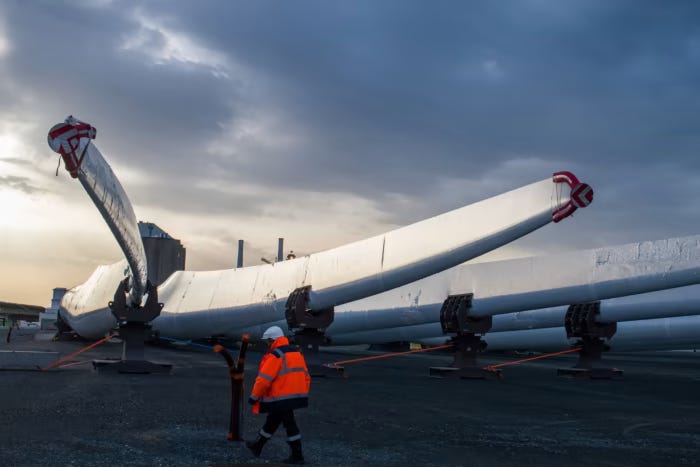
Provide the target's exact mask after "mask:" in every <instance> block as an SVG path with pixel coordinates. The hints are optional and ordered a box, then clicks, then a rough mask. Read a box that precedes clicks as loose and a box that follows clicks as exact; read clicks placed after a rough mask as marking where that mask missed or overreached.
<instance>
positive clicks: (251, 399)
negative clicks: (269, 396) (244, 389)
mask: <svg viewBox="0 0 700 467" xmlns="http://www.w3.org/2000/svg"><path fill="white" fill-rule="evenodd" d="M256 402H257V401H256V400H255V399H253V398H252V397H249V398H248V403H249V404H250V405H255V403H256Z"/></svg>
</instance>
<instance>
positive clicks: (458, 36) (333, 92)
mask: <svg viewBox="0 0 700 467" xmlns="http://www.w3.org/2000/svg"><path fill="white" fill-rule="evenodd" d="M71 5H72V6H71ZM77 5H78V4H75V3H69V4H67V5H66V4H58V3H55V2H31V3H25V2H15V3H6V4H5V5H4V8H5V10H6V13H7V15H6V16H7V18H8V21H7V25H6V29H7V31H6V34H7V35H8V37H9V39H10V40H11V42H12V45H13V53H12V55H11V56H10V57H9V58H6V59H5V61H6V62H7V63H8V73H10V75H11V76H12V77H13V79H14V80H16V81H17V82H19V83H22V85H23V86H25V87H26V88H27V89H31V90H32V92H33V93H34V94H35V96H36V101H37V102H40V103H41V106H42V109H41V110H40V111H41V113H42V115H44V116H46V118H49V116H50V118H51V119H52V120H51V122H50V123H51V124H52V123H54V120H57V119H60V118H63V117H64V116H65V115H64V114H65V113H66V112H71V113H75V114H76V115H78V116H80V117H82V118H84V119H86V120H88V121H92V122H93V123H95V125H96V126H98V131H99V133H98V138H100V141H101V142H100V147H101V148H102V149H103V150H104V148H109V149H110V153H108V154H107V153H106V156H107V157H108V160H111V161H114V162H117V161H118V162H119V163H120V164H128V165H131V166H133V167H136V168H139V169H141V170H144V171H147V172H149V173H151V174H152V175H157V176H160V177H162V180H159V181H158V182H157V188H158V189H156V187H154V189H153V191H154V194H153V195H152V196H151V198H150V201H149V200H144V202H146V203H148V202H151V203H153V204H161V203H163V204H167V205H169V207H171V208H173V209H174V208H175V207H178V208H181V209H185V210H192V211H196V210H206V209H213V210H217V211H218V210H225V209H227V206H230V205H237V206H249V209H251V210H254V209H255V210H257V209H259V207H260V206H261V205H263V204H264V203H265V202H269V201H270V200H274V196H275V194H274V188H275V187H279V188H283V189H284V188H291V189H309V190H318V191H323V192H348V193H352V194H355V195H357V196H362V197H366V198H369V199H374V200H377V202H378V203H380V204H381V203H386V204H385V206H389V209H391V208H392V207H393V205H392V204H391V202H392V201H391V200H392V199H393V198H392V196H394V195H396V194H398V195H403V196H405V197H407V198H408V199H414V200H416V205H417V206H416V209H415V210H413V211H412V210H411V209H410V205H408V207H407V206H404V207H403V208H400V209H398V210H397V211H396V212H395V215H396V220H397V222H402V221H407V220H414V216H416V215H417V212H416V211H419V212H420V214H423V213H424V212H425V213H429V214H433V213H435V211H437V209H436V207H438V206H439V207H441V208H442V207H443V206H444V207H445V208H451V207H456V206H459V205H461V204H465V203H467V202H472V201H476V200H478V199H481V198H483V197H486V196H489V195H493V194H496V193H498V192H500V191H503V190H508V189H512V188H515V187H516V186H518V185H520V184H524V183H529V182H533V181H535V180H538V179H542V178H545V177H547V176H548V175H549V173H550V172H551V171H552V170H559V169H571V170H575V171H577V172H578V173H579V175H580V176H581V177H582V178H584V179H586V181H588V182H590V183H591V184H592V185H593V186H594V188H596V193H597V197H596V204H595V205H594V207H593V208H591V213H587V214H586V216H588V219H589V222H590V223H591V224H593V225H595V226H596V227H597V228H599V230H600V232H602V231H610V230H611V229H618V231H622V230H624V229H630V230H633V231H634V232H635V233H636V232H639V235H643V232H644V231H645V229H652V230H651V231H650V233H651V234H656V233H658V234H659V235H660V236H670V235H672V233H670V232H672V231H673V232H675V231H683V232H685V231H687V230H692V229H697V227H698V226H700V215H698V214H696V213H695V212H688V209H687V206H688V200H689V199H694V198H697V195H698V193H700V191H698V186H697V183H696V182H695V181H694V180H691V179H690V178H689V177H688V174H690V173H694V172H696V171H697V170H698V169H700V163H699V162H698V157H697V155H698V149H699V148H700V123H699V120H698V118H697V115H698V114H699V113H698V111H699V110H700V97H698V96H699V95H700V93H699V92H698V91H700V89H699V88H700V23H698V22H697V20H696V19H697V18H698V17H700V4H697V2H673V3H669V4H664V5H659V3H657V2H640V1H616V2H608V1H564V2H558V1H552V2H545V1H535V0H533V1H521V2H457V1H455V2H449V1H448V2H439V3H435V4H430V5H428V4H427V3H424V2H411V1H383V2H374V1H367V2H351V3H341V2H323V1H299V2H265V1H259V2H242V1H240V2H239V1H235V2H234V1H220V2H215V1H208V2H190V1H180V2H174V1H158V2H147V3H144V4H140V3H135V2H115V3H113V4H111V5H108V6H107V7H105V8H80V7H78V6H77ZM137 7H138V10H136V8H137ZM136 11H139V12H141V14H143V15H144V16H146V17H149V18H153V19H154V20H155V21H157V22H158V23H159V24H161V25H163V26H164V27H168V28H170V29H171V30H173V31H176V32H181V33H183V34H186V35H187V36H188V37H190V38H192V39H194V40H196V41H197V42H198V43H199V44H201V45H202V46H204V47H207V48H209V49H211V50H213V51H216V52H217V53H221V54H223V55H224V56H225V57H226V58H227V59H228V60H229V63H230V64H238V65H240V67H241V68H240V70H239V71H240V73H239V71H236V70H238V69H236V68H235V67H234V68H232V69H230V70H228V71H229V73H230V74H229V76H227V77H222V76H221V75H217V74H216V73H215V71H216V70H213V69H211V67H207V66H202V65H201V64H193V63H187V62H178V61H166V62H164V63H161V64H156V63H153V61H152V60H148V59H147V56H148V54H149V53H151V52H153V51H157V50H160V48H161V47H162V46H163V44H164V43H165V42H164V41H165V40H166V38H165V37H164V36H163V35H162V34H161V33H159V32H158V31H157V30H148V31H144V30H143V29H142V28H141V27H140V25H139V23H138V21H137V20H136V17H135V12H136ZM138 34H142V36H140V40H141V42H140V43H139V44H140V46H139V47H137V48H136V49H133V50H125V49H123V47H122V45H123V44H124V43H125V41H126V40H127V39H129V38H134V37H136V36H137V35H138ZM66 102H69V103H70V104H71V106H68V107H70V108H67V105H66ZM258 119H260V120H262V121H265V122H268V123H269V126H268V127H267V128H265V129H266V131H263V132H261V133H260V134H252V135H251V136H249V137H247V138H234V137H226V136H224V135H225V134H226V128H227V126H228V125H229V124H230V125H233V126H234V127H236V126H237V125H243V124H245V122H246V121H253V122H256V121H258ZM270 122H271V123H270ZM48 124H49V122H47V125H48ZM39 136H40V137H41V138H45V135H44V134H43V130H42V134H41V135H37V137H39ZM275 137H280V138H282V140H285V139H287V137H291V138H290V139H291V140H293V143H292V144H271V143H270V141H269V140H270V139H274V138H275ZM211 141H218V144H219V145H220V146H221V147H223V148H224V150H223V151H221V152H220V153H218V154H214V155H212V154H209V153H208V152H207V151H208V148H209V144H210V143H211ZM103 145H104V146H103ZM513 160H523V161H528V160H537V161H540V162H539V163H538V164H537V165H536V167H537V169H538V170H537V171H535V170H523V168H522V167H521V166H518V165H517V164H516V165H509V163H510V162H511V161H513ZM540 167H541V168H542V170H541V172H542V173H541V174H540V175H537V174H536V173H535V172H537V173H539V168H540ZM494 173H495V174H500V175H501V176H494ZM446 177H451V178H453V179H456V180H460V179H461V180H462V181H463V182H464V185H465V186H464V188H463V189H462V190H456V191H455V190H453V191H451V192H449V193H447V192H445V191H444V190H443V189H442V185H441V184H442V183H443V182H444V179H445V178H446ZM484 178H488V179H489V180H491V184H490V185H488V186H484V185H483V184H480V180H483V179H484ZM660 178H663V180H660ZM197 179H210V180H214V181H217V182H220V183H226V182H228V183H232V184H233V183H237V182H241V181H245V182H247V183H251V184H255V183H259V184H265V185H269V186H270V187H271V194H270V199H267V200H264V201H260V202H256V200H255V199H253V197H245V196H242V195H236V196H235V197H233V195H231V194H230V193H228V192H225V191H219V192H217V191H216V190H215V189H209V190H201V189H191V190H190V188H191V185H192V182H193V181H195V180H197ZM474 187H478V190H476V189H475V188H474ZM139 190H140V189H139ZM156 191H157V194H155V192H156ZM167 193H172V195H168V194H167ZM139 194H141V192H139ZM143 196H147V192H144V193H143ZM168 203H169V204H168ZM241 209H243V208H241ZM428 211H432V212H428ZM654 216H661V217H663V218H664V219H665V221H664V222H654V221H653V220H650V219H651V218H652V217H654ZM621 219H622V220H623V222H622V223H623V225H619V224H620V222H621ZM645 226H646V227H645ZM650 226H651V227H650ZM684 226H685V227H684ZM688 226H691V227H688ZM572 235H574V236H576V235H581V234H579V233H577V232H572ZM596 235H603V234H602V233H597V234H596ZM618 237H620V235H618V236H616V235H613V234H611V235H610V237H609V238H612V239H613V241H617V240H615V239H617V238H618Z"/></svg>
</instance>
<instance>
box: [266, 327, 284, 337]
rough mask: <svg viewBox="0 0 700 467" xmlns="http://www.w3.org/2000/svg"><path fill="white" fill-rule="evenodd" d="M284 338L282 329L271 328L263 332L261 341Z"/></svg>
mask: <svg viewBox="0 0 700 467" xmlns="http://www.w3.org/2000/svg"><path fill="white" fill-rule="evenodd" d="M282 336H284V333H283V332H282V329H280V327H279V326H271V327H269V328H267V329H266V330H265V332H264V333H263V335H262V338H263V339H277V338H278V337H282Z"/></svg>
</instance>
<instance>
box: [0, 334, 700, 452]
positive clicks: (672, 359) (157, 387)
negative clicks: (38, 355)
mask: <svg viewBox="0 0 700 467" xmlns="http://www.w3.org/2000/svg"><path fill="white" fill-rule="evenodd" d="M0 337H2V340H1V341H0V350H6V349H27V350H28V349H32V350H52V351H58V352H60V353H61V354H62V355H68V354H69V353H71V352H73V351H75V350H77V349H79V348H80V347H82V346H84V345H85V343H81V342H46V341H43V342H41V341H36V340H32V339H31V338H30V337H27V336H17V337H16V339H15V340H14V341H13V342H12V343H10V344H7V343H6V342H5V338H4V336H0ZM120 351H121V346H120V344H118V343H106V344H103V345H102V346H100V347H98V348H96V349H94V350H91V351H89V352H87V353H86V354H84V355H81V356H79V357H77V360H79V361H83V360H85V361H87V360H89V359H93V358H110V357H111V358H113V357H118V356H119V355H120ZM341 352H342V350H336V351H334V353H330V352H324V353H323V354H322V358H323V359H324V360H325V361H338V360H343V359H348V358H354V357H356V356H358V355H360V356H361V355H362V354H367V355H369V354H370V353H369V352H358V351H352V352H351V353H352V355H351V353H350V352H346V353H341ZM372 354H373V353H372ZM147 356H148V357H149V358H150V359H152V360H155V361H160V362H165V361H167V362H170V363H172V364H173V365H174V372H173V374H172V375H169V376H168V375H121V374H100V373H96V372H94V371H93V370H92V365H91V364H90V363H89V362H88V363H86V364H82V365H76V366H72V367H69V368H65V369H57V370H51V371H48V372H39V371H0V404H2V416H3V417H2V422H1V424H0V465H3V466H14V465H18V466H19V465H21V466H24V465H31V466H34V465H36V466H44V465H46V466H49V465H50V466H56V465H79V466H101V465H105V466H106V465H109V466H114V465H133V466H141V465H143V466H160V465H162V466H200V465H201V466H206V465H217V464H218V465H225V464H229V465H235V464H274V463H279V461H280V460H281V459H283V458H285V457H286V456H287V455H288V447H287V445H286V443H285V441H284V440H285V436H284V432H283V429H280V430H279V431H278V432H277V434H276V435H275V437H274V438H273V439H272V441H270V442H269V443H268V444H267V445H266V446H265V449H264V451H263V454H262V457H261V458H259V459H255V458H254V457H252V455H251V454H250V453H249V452H248V451H247V449H245V447H243V446H242V444H241V443H239V442H230V441H227V440H226V433H227V431H228V419H229V407H230V385H229V384H230V382H229V379H228V370H227V367H226V365H225V363H224V360H223V358H222V357H221V356H219V355H217V354H215V353H213V352H211V353H210V352H207V351H205V350H193V349H178V348H173V349H166V348H161V347H148V348H147ZM607 358H608V360H609V361H610V362H611V363H613V364H614V366H616V367H618V368H621V369H623V370H624V371H625V379H624V380H622V381H604V380H595V381H577V380H573V379H569V378H564V377H557V376H556V368H558V367H568V366H571V365H572V364H573V363H574V361H575V357H573V356H563V357H556V358H553V359H549V360H546V361H545V360H539V361H536V362H531V363H526V364H521V365H515V366H512V367H507V368H505V369H504V376H505V378H504V379H503V380H501V381H499V380H459V379H452V378H445V379H440V378H431V377H429V376H428V367H430V366H447V365H449V363H450V361H451V358H450V357H449V356H448V355H446V354H439V355H433V354H421V355H412V356H406V357H398V358H391V359H383V360H373V361H367V362H362V363H355V364H351V365H347V366H346V374H347V377H346V378H341V377H337V378H315V379H314V380H313V382H312V390H311V398H310V407H309V408H308V409H304V410H299V411H297V420H298V423H299V426H300V428H301V430H302V435H303V443H304V455H305V457H306V460H307V464H309V465H329V466H332V465H342V466H345V465H347V466H358V465H382V466H393V465H396V466H403V465H470V466H522V465H551V466H555V465H556V466H561V465H569V466H577V465H581V466H583V465H601V466H628V465H664V466H668V465H699V463H700V421H698V415H700V394H699V389H700V353H698V354H694V353H679V354H670V353H658V354H654V353H645V354H627V355H622V354H616V355H610V356H608V357H607ZM259 359H260V354H259V353H256V352H250V353H249V358H248V360H247V365H246V366H247V370H246V380H245V386H246V395H247V393H248V392H249V391H250V387H251V384H252V382H253V379H254V375H255V370H256V368H257V363H258V361H259ZM508 359H509V358H508V357H504V356H491V355H486V356H484V358H483V361H484V363H500V362H503V361H507V360H508ZM245 410H246V412H245V416H244V419H243V427H242V433H243V436H244V437H245V438H247V439H252V438H254V437H255V434H256V433H257V430H258V429H259V428H260V426H262V423H263V422H264V416H254V415H252V414H251V413H250V411H249V407H248V406H247V405H246V407H245Z"/></svg>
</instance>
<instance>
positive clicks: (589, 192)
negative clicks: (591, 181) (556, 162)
mask: <svg viewBox="0 0 700 467" xmlns="http://www.w3.org/2000/svg"><path fill="white" fill-rule="evenodd" d="M552 181H553V182H554V183H566V184H567V185H569V187H570V188H571V194H570V196H569V201H567V202H566V204H564V205H562V206H559V207H558V208H557V209H555V210H554V212H552V221H554V222H559V221H561V220H562V219H565V218H567V217H569V216H570V215H572V214H573V213H574V211H576V209H578V208H585V207H586V206H588V205H589V204H591V203H592V202H593V188H591V186H590V185H588V184H587V183H581V182H579V180H578V178H577V177H576V175H574V174H572V173H571V172H569V171H566V170H562V171H561V172H554V173H553V174H552Z"/></svg>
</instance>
